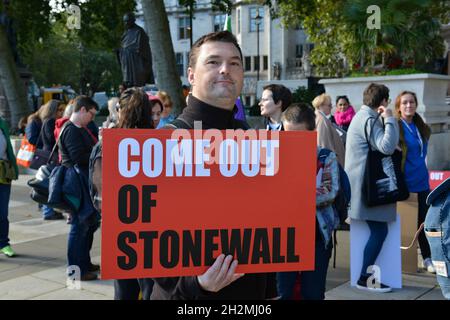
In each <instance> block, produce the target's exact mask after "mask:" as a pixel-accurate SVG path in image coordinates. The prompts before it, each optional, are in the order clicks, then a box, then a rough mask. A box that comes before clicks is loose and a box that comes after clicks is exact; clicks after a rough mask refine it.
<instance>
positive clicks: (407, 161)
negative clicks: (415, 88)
mask: <svg viewBox="0 0 450 320" xmlns="http://www.w3.org/2000/svg"><path fill="white" fill-rule="evenodd" d="M417 107H418V104H417V96H416V94H415V93H414V92H412V91H402V92H401V93H400V94H399V95H398V96H397V98H396V99H395V116H396V117H397V119H398V126H399V130H400V148H401V149H402V170H403V172H404V175H405V181H406V185H407V186H408V190H409V192H413V193H417V200H418V215H417V228H419V227H420V225H421V224H422V223H423V222H424V221H425V217H426V214H427V211H428V206H427V204H426V200H427V197H428V194H429V193H430V184H429V176H428V168H427V164H426V157H427V149H428V140H429V139H430V136H431V129H430V127H429V126H427V125H426V123H425V122H424V121H423V119H422V117H421V116H420V115H419V114H418V113H417ZM419 247H420V252H421V254H422V258H423V267H424V268H425V269H426V270H427V271H428V272H431V273H436V269H435V268H434V265H433V262H432V261H431V252H430V246H429V244H428V241H427V238H426V236H425V232H424V230H422V231H421V232H420V234H419Z"/></svg>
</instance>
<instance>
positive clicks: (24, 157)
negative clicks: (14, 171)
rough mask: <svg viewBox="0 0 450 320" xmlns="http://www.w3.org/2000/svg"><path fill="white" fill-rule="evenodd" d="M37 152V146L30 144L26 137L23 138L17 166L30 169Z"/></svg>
mask: <svg viewBox="0 0 450 320" xmlns="http://www.w3.org/2000/svg"><path fill="white" fill-rule="evenodd" d="M35 151H36V146H34V145H32V144H31V143H30V142H28V139H27V137H26V136H24V137H23V139H22V143H21V144H20V149H19V152H18V153H17V157H16V160H17V164H18V165H21V166H22V167H25V168H29V167H30V164H31V160H33V156H34V152H35Z"/></svg>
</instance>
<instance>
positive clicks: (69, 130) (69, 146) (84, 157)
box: [58, 121, 96, 169]
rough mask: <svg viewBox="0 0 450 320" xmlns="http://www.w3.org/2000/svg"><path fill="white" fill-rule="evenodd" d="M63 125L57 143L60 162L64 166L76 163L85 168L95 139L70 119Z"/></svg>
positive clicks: (87, 165)
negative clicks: (63, 127)
mask: <svg viewBox="0 0 450 320" xmlns="http://www.w3.org/2000/svg"><path fill="white" fill-rule="evenodd" d="M65 126H66V127H65V129H64V130H63V132H62V133H61V137H60V139H59V143H58V148H59V151H60V153H61V158H62V161H61V164H62V165H63V166H66V167H73V166H74V165H78V166H79V167H80V168H86V169H87V168H88V167H89V156H90V155H91V151H92V148H93V146H94V145H95V143H96V141H94V140H93V138H92V137H91V136H90V135H89V133H88V132H87V131H86V130H85V129H84V128H78V127H77V126H76V125H74V124H73V123H72V122H70V121H68V122H67V124H65Z"/></svg>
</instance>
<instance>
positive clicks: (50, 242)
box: [0, 175, 443, 300]
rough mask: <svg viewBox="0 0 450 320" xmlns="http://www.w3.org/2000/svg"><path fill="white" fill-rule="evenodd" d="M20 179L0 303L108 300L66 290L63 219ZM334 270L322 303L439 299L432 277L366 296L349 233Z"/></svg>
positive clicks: (84, 287) (107, 290) (109, 291)
mask: <svg viewBox="0 0 450 320" xmlns="http://www.w3.org/2000/svg"><path fill="white" fill-rule="evenodd" d="M30 177H31V176H29V175H21V176H20V179H19V181H17V182H15V183H14V185H13V190H12V195H11V202H10V238H11V244H12V246H13V248H14V250H15V251H16V252H17V254H18V255H17V256H16V257H14V258H7V257H5V256H3V255H1V256H0V299H19V300H22V299H31V300H33V299H37V300H48V299H55V300H61V299H85V300H105V299H113V296H114V289H113V283H112V281H105V280H97V281H91V282H82V283H81V289H79V290H78V289H69V288H67V287H66V278H65V263H66V247H67V233H68V230H69V225H67V224H66V222H65V221H62V220H58V221H44V220H42V218H41V214H40V212H39V211H38V210H37V204H35V203H33V202H32V200H31V199H30V197H29V188H28V186H27V185H26V181H27V180H28V179H30ZM338 242H339V245H338V251H337V253H338V254H337V255H338V258H337V268H336V269H333V268H332V263H330V269H329V273H328V278H327V293H326V299H330V300H342V299H349V300H361V299H364V300H442V299H443V297H442V295H441V292H440V289H439V287H438V286H437V283H436V279H435V277H434V276H433V275H430V274H427V273H416V274H404V275H403V284H404V287H403V289H399V290H394V292H392V293H388V294H381V295H380V294H368V293H364V292H361V291H360V290H357V289H354V288H351V287H350V285H349V278H350V275H349V250H348V247H349V246H348V232H339V233H338ZM91 256H92V257H93V261H94V262H96V263H99V262H100V231H97V232H96V234H95V239H94V245H93V249H92V252H91Z"/></svg>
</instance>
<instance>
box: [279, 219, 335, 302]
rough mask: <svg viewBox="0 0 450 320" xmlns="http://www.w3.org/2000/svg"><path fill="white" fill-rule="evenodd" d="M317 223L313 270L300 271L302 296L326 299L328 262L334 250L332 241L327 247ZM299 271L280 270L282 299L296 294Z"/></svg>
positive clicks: (288, 298)
mask: <svg viewBox="0 0 450 320" xmlns="http://www.w3.org/2000/svg"><path fill="white" fill-rule="evenodd" d="M319 232H320V231H319V230H318V225H317V223H316V242H315V253H314V254H315V264H314V270H313V271H302V272H300V296H301V299H302V300H323V299H325V288H326V280H327V271H328V263H329V261H330V258H331V251H332V250H333V245H332V242H330V243H329V244H328V246H327V247H326V248H325V244H324V242H323V239H322V235H321V234H320V233H319ZM297 273H298V272H297V271H294V272H278V273H277V289H278V295H279V296H280V297H281V299H282V300H290V299H292V297H293V294H294V286H295V278H296V276H297Z"/></svg>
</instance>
